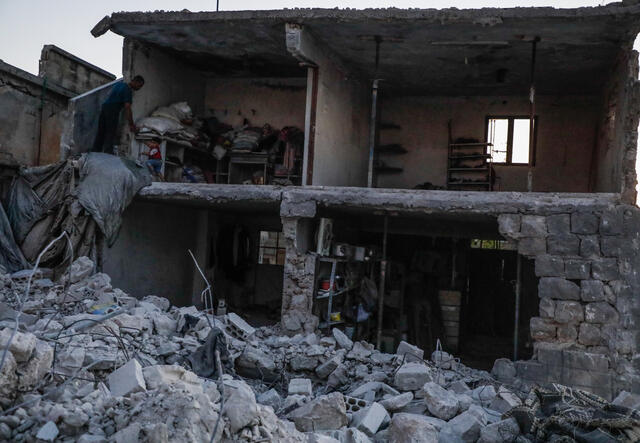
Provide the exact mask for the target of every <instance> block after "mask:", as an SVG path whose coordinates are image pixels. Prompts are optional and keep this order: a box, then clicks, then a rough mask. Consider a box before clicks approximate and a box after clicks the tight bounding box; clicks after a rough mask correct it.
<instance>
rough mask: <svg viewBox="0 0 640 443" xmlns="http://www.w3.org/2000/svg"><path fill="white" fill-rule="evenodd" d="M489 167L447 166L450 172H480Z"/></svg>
mask: <svg viewBox="0 0 640 443" xmlns="http://www.w3.org/2000/svg"><path fill="white" fill-rule="evenodd" d="M488 170H489V168H487V167H482V168H449V171H451V172H482V171H485V172H486V171H488Z"/></svg>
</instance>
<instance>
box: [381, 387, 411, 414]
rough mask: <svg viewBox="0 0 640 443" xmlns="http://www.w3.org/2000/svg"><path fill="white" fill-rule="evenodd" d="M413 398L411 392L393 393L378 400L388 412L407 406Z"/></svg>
mask: <svg viewBox="0 0 640 443" xmlns="http://www.w3.org/2000/svg"><path fill="white" fill-rule="evenodd" d="M411 400H413V393H412V392H405V393H404V394H399V395H395V396H392V397H389V398H385V399H384V400H381V401H380V404H381V405H382V407H383V408H385V409H386V410H387V411H389V412H395V411H398V410H400V409H402V408H404V407H405V406H407V405H408V404H409V403H410V402H411Z"/></svg>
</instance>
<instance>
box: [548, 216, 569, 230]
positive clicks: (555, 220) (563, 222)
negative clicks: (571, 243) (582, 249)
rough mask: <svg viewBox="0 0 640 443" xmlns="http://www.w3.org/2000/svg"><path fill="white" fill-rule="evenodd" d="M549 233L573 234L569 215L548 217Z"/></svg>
mask: <svg viewBox="0 0 640 443" xmlns="http://www.w3.org/2000/svg"><path fill="white" fill-rule="evenodd" d="M547 231H548V232H549V234H555V235H564V234H569V233H570V232H571V217H570V216H569V214H557V215H549V216H547Z"/></svg>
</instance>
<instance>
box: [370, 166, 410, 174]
mask: <svg viewBox="0 0 640 443" xmlns="http://www.w3.org/2000/svg"><path fill="white" fill-rule="evenodd" d="M402 171H403V169H402V168H396V167H393V166H378V167H376V172H380V173H388V174H395V173H400V172H402Z"/></svg>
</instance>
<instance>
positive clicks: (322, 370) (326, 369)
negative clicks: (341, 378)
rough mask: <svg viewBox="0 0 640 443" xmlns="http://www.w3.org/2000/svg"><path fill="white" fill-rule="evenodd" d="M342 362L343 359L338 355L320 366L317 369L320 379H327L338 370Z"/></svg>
mask: <svg viewBox="0 0 640 443" xmlns="http://www.w3.org/2000/svg"><path fill="white" fill-rule="evenodd" d="M341 362H342V357H341V356H340V355H336V356H335V357H332V358H330V359H328V360H327V361H325V362H324V363H322V364H321V365H319V366H318V367H317V368H316V374H317V375H318V377H320V378H327V377H328V376H329V374H331V373H332V372H333V371H335V370H336V368H337V367H338V366H339V365H340V363H341Z"/></svg>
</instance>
